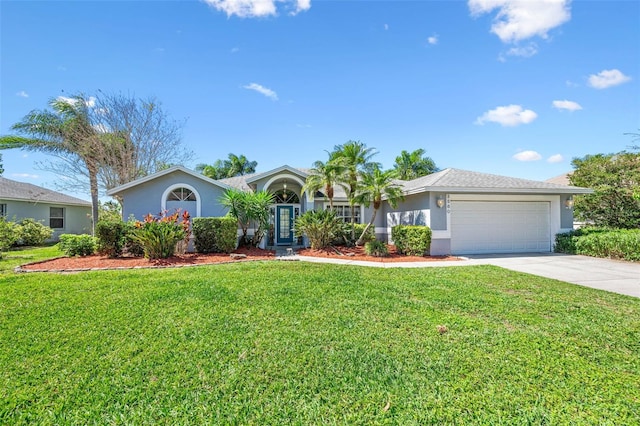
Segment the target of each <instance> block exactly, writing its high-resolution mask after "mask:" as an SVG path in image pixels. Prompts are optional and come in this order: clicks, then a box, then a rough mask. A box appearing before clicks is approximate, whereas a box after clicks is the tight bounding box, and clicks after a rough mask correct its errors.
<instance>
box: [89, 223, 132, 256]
mask: <svg viewBox="0 0 640 426" xmlns="http://www.w3.org/2000/svg"><path fill="white" fill-rule="evenodd" d="M126 233H127V228H126V226H125V223H124V222H123V221H121V220H101V221H99V222H98V223H97V224H96V237H97V238H98V253H100V254H102V255H106V256H109V257H118V256H120V255H121V254H122V250H123V248H124V243H125V236H126Z"/></svg>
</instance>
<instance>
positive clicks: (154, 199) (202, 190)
mask: <svg viewBox="0 0 640 426" xmlns="http://www.w3.org/2000/svg"><path fill="white" fill-rule="evenodd" d="M182 184H184V185H188V186H189V187H192V188H194V189H195V190H196V192H197V195H198V196H199V202H200V216H201V217H218V216H224V215H226V214H227V209H226V208H224V207H223V206H222V205H220V202H219V200H220V197H221V196H222V194H223V193H224V189H222V188H221V187H218V186H215V185H212V184H210V183H208V182H205V181H203V180H202V179H198V178H197V177H194V176H191V175H188V174H186V173H183V172H181V171H179V170H177V171H175V172H173V173H170V174H167V175H164V176H160V177H158V178H157V179H153V180H151V181H148V182H145V183H143V184H141V185H137V186H134V187H133V188H129V189H128V190H125V191H123V192H122V194H121V195H122V197H123V201H124V202H123V204H124V208H123V212H122V216H123V219H124V220H127V219H128V218H129V217H130V216H131V215H133V216H134V217H135V218H136V219H138V220H141V219H142V218H144V216H146V215H147V214H149V213H151V214H154V215H155V214H158V213H160V212H161V211H162V206H163V200H162V198H163V197H162V195H163V194H164V193H165V191H166V190H167V189H168V188H170V187H176V186H179V185H182ZM171 205H172V203H171V202H169V204H166V202H165V207H170V206H171ZM189 214H190V215H191V216H192V217H196V216H198V214H197V212H196V211H190V212H189Z"/></svg>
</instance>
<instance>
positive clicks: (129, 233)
mask: <svg viewBox="0 0 640 426" xmlns="http://www.w3.org/2000/svg"><path fill="white" fill-rule="evenodd" d="M123 226H124V251H125V252H126V253H127V254H128V255H130V256H138V257H141V256H144V247H142V244H140V243H139V242H138V241H137V240H136V239H135V238H134V237H135V231H136V229H137V228H136V221H135V219H130V220H128V221H126V222H123Z"/></svg>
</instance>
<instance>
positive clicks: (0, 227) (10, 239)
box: [0, 217, 18, 259]
mask: <svg viewBox="0 0 640 426" xmlns="http://www.w3.org/2000/svg"><path fill="white" fill-rule="evenodd" d="M17 240H18V233H17V232H16V224H15V223H13V222H8V221H7V220H6V219H5V218H4V217H0V259H2V252H3V251H6V250H9V247H11V246H12V245H14V244H15V242H16V241H17Z"/></svg>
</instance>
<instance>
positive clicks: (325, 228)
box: [295, 210, 344, 249]
mask: <svg viewBox="0 0 640 426" xmlns="http://www.w3.org/2000/svg"><path fill="white" fill-rule="evenodd" d="M343 226H344V222H343V221H342V220H341V219H339V218H338V217H337V216H336V213H335V212H333V211H331V210H320V211H316V210H309V211H307V212H305V213H304V214H302V215H300V216H299V217H298V218H297V219H296V224H295V229H296V236H297V237H300V236H302V235H306V236H307V238H309V243H310V244H311V248H312V249H323V248H325V247H328V246H329V245H331V243H332V242H333V241H334V240H335V239H336V237H338V236H339V235H341V232H342V228H343Z"/></svg>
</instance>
